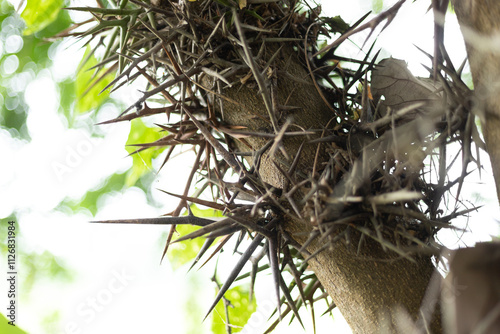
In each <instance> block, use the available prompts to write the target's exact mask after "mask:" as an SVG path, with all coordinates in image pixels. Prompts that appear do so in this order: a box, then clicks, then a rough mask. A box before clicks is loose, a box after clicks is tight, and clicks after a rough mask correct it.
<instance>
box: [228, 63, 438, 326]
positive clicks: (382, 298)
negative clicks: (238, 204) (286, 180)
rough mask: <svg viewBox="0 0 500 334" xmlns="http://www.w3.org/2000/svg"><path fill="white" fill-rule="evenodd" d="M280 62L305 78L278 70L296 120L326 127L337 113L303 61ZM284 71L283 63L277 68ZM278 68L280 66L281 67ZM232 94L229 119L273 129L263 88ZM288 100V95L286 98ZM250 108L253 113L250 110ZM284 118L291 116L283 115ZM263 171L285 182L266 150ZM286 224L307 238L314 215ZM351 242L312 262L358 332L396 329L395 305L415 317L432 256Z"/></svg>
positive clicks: (288, 145)
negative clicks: (410, 256)
mask: <svg viewBox="0 0 500 334" xmlns="http://www.w3.org/2000/svg"><path fill="white" fill-rule="evenodd" d="M283 60H284V62H282V63H281V64H285V63H286V64H288V65H287V66H288V68H287V72H288V73H292V74H293V76H294V77H296V78H297V79H298V80H300V81H307V82H308V83H299V82H298V81H297V80H295V81H294V80H291V79H290V78H289V77H283V76H282V75H278V81H277V89H278V99H279V103H280V104H286V105H292V106H296V107H300V109H297V110H295V111H294V112H293V125H291V126H290V127H291V128H292V129H293V127H296V128H297V129H299V128H302V129H305V130H307V129H321V128H322V127H325V126H326V124H327V123H328V122H329V121H330V120H331V118H332V117H333V116H334V115H333V113H332V112H331V111H330V110H329V108H328V107H327V106H326V105H325V103H324V102H323V101H322V99H321V97H320V96H319V94H318V92H317V90H316V88H315V87H314V85H313V83H312V82H311V79H310V77H309V75H308V74H307V72H306V71H305V70H304V65H303V64H299V62H298V61H297V60H296V59H295V57H292V60H291V61H290V59H287V60H285V58H283ZM276 70H278V71H279V69H276ZM278 73H279V72H278ZM225 94H227V96H228V97H230V98H231V99H234V100H237V101H238V102H240V103H241V105H236V104H235V103H234V102H227V101H226V102H224V116H223V119H224V121H225V122H227V123H228V124H231V125H244V126H247V127H248V129H249V130H252V131H261V132H262V131H263V129H265V130H266V131H268V132H271V131H272V128H271V126H270V123H269V121H267V120H266V119H267V112H266V111H265V108H264V105H263V103H262V102H261V101H262V100H261V98H260V96H259V94H258V88H250V87H248V86H243V87H235V88H230V89H228V90H226V91H225ZM285 101H287V102H286V103H285ZM249 111H250V113H249ZM278 118H280V123H281V124H283V122H284V121H285V119H286V117H285V115H281V117H278ZM305 139H306V138H304V137H295V138H290V139H286V140H285V141H284V142H283V147H284V148H285V150H286V152H288V154H289V155H290V156H291V158H292V159H293V157H294V156H295V154H296V152H297V151H298V148H299V145H300V144H301V143H302V142H303V141H304V140H305ZM266 142H267V140H265V139H262V138H256V137H249V138H245V142H244V143H243V142H239V143H235V146H236V147H237V149H238V150H247V151H248V150H250V149H252V150H258V149H259V148H260V147H262V145H264V144H265V143H266ZM316 149H317V146H316V145H306V146H305V148H304V153H303V154H302V155H301V159H300V168H301V170H302V171H303V172H304V173H305V174H307V173H310V171H311V170H312V166H313V164H314V160H315V152H316ZM320 152H323V153H320V154H319V157H320V158H319V159H318V165H319V166H321V163H323V162H325V159H326V158H327V155H326V154H325V153H324V152H325V150H324V148H323V149H322V150H320ZM259 172H260V176H261V177H262V179H263V180H265V181H266V182H267V183H269V184H271V185H273V186H274V187H277V188H279V187H280V186H281V185H282V184H283V176H282V175H280V173H279V171H278V170H277V168H276V167H275V165H274V163H273V161H272V159H270V158H269V157H268V156H267V155H266V156H264V157H263V158H262V161H261V164H260V168H259ZM285 230H286V231H287V232H288V233H289V234H290V235H292V237H293V238H294V239H295V240H296V241H297V242H298V243H299V244H301V245H303V244H304V242H305V241H306V240H307V237H308V234H309V233H310V232H311V230H312V225H311V223H310V217H304V219H303V220H292V219H288V220H287V221H286V222H285ZM352 240H353V245H352V247H348V246H346V245H345V244H344V243H343V242H338V243H337V244H336V246H335V247H334V248H333V249H330V250H327V251H323V252H321V253H320V254H319V255H318V256H317V257H316V258H315V259H314V260H311V262H310V264H311V268H312V269H313V270H314V272H315V273H316V275H317V277H318V278H319V280H320V281H321V283H322V284H323V286H324V287H325V288H326V290H327V291H328V293H329V294H330V296H331V297H332V299H333V300H334V302H335V303H336V304H337V306H338V307H339V309H340V311H341V312H342V314H343V315H344V317H345V318H346V320H347V322H348V323H349V325H350V326H351V328H352V330H353V332H354V333H377V332H381V329H382V328H386V329H387V331H383V332H384V333H390V332H395V329H394V327H393V325H394V318H393V317H391V311H392V310H393V309H394V307H396V306H402V307H403V308H404V309H406V310H407V311H408V312H409V314H410V315H411V317H412V318H413V319H416V318H417V317H418V315H419V312H418V311H419V307H420V303H421V301H422V298H423V296H424V294H425V291H426V288H427V285H428V283H429V279H430V277H431V275H432V273H433V270H434V266H433V264H432V263H431V260H430V257H428V256H423V257H420V258H418V259H416V263H411V262H410V261H408V260H403V259H400V258H397V256H396V255H394V254H388V253H386V252H384V251H383V250H382V247H381V246H380V245H379V244H378V243H376V242H370V241H369V242H367V243H365V244H364V246H363V247H362V249H361V252H360V254H359V255H356V249H357V242H356V236H355V235H353V236H352ZM322 246H323V244H320V243H318V242H317V241H316V242H313V243H312V244H311V245H310V246H309V247H308V251H309V252H310V253H313V252H315V251H316V250H317V249H319V248H321V247H322ZM432 332H433V333H439V332H441V326H440V323H439V319H437V320H436V321H435V322H434V323H433V325H432Z"/></svg>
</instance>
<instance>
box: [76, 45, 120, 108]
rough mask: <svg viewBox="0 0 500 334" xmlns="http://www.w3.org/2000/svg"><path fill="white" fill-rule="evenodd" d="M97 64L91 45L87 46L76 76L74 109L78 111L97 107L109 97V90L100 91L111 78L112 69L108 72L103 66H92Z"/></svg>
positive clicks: (112, 74)
mask: <svg viewBox="0 0 500 334" xmlns="http://www.w3.org/2000/svg"><path fill="white" fill-rule="evenodd" d="M97 64H98V61H97V59H96V58H95V56H94V54H93V52H92V49H91V47H90V46H87V49H86V50H85V55H84V56H83V60H82V62H81V64H80V66H79V67H80V71H79V72H78V75H77V76H76V95H77V104H76V109H77V111H78V112H79V113H84V112H87V111H90V110H93V109H97V108H98V107H99V106H100V105H102V103H103V102H104V101H105V100H106V99H108V97H109V90H106V91H103V92H102V93H101V91H102V90H103V89H104V87H106V86H107V85H108V84H109V83H110V82H111V81H112V80H113V77H114V71H110V72H109V73H108V72H107V70H106V69H105V68H104V67H101V68H94V67H95V66H96V65H97Z"/></svg>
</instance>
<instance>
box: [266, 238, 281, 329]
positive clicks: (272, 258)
mask: <svg viewBox="0 0 500 334" xmlns="http://www.w3.org/2000/svg"><path fill="white" fill-rule="evenodd" d="M268 241H269V242H268V248H267V249H268V255H269V263H270V265H271V271H272V273H273V279H274V291H275V293H276V300H277V301H278V306H277V307H278V317H279V319H280V321H281V320H282V318H281V298H280V279H281V274H280V269H279V262H278V245H277V243H276V240H275V239H274V238H269V239H268Z"/></svg>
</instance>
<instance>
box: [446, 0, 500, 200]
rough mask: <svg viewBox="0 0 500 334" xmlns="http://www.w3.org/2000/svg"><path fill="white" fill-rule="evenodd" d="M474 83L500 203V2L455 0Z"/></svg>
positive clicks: (477, 107) (478, 109) (478, 112)
mask: <svg viewBox="0 0 500 334" xmlns="http://www.w3.org/2000/svg"><path fill="white" fill-rule="evenodd" d="M453 4H454V6H455V11H456V13H457V18H458V22H459V23H460V27H461V29H462V34H463V36H464V40H465V44H466V47H467V54H468V58H469V63H470V67H471V72H472V78H473V81H474V94H475V101H474V103H475V111H476V113H477V115H478V116H479V117H480V119H481V124H482V127H483V133H484V139H485V141H486V149H487V151H488V153H489V155H490V159H491V165H492V169H493V174H494V176H495V183H496V189H497V195H498V198H499V200H500V131H499V129H500V79H499V78H500V43H499V38H500V2H499V1H497V0H453Z"/></svg>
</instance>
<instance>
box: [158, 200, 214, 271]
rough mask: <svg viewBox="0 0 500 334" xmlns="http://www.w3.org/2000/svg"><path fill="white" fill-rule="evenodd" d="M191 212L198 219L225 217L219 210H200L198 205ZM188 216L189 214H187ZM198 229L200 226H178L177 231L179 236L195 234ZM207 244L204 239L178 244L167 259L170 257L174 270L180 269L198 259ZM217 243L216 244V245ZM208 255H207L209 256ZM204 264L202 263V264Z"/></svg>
mask: <svg viewBox="0 0 500 334" xmlns="http://www.w3.org/2000/svg"><path fill="white" fill-rule="evenodd" d="M190 208H191V212H192V213H193V215H195V216H196V217H202V218H220V217H223V216H222V213H221V212H220V211H217V210H213V209H206V210H203V209H200V208H198V207H197V206H196V205H194V204H193V205H191V206H190ZM185 214H186V215H187V212H186V213H185ZM197 229H199V227H198V226H191V225H177V227H176V230H177V232H178V235H186V234H188V233H191V232H194V231H196V230H197ZM204 242H205V239H203V238H196V239H193V240H186V241H183V242H180V243H178V244H173V245H171V246H170V248H169V250H168V253H167V257H168V262H169V263H170V264H171V266H172V268H174V270H175V269H178V268H180V267H181V266H183V265H185V264H187V263H190V262H191V261H193V260H194V259H195V258H196V255H197V254H198V252H199V251H200V249H201V247H202V246H203V243H204ZM215 244H216V242H214V245H215ZM207 253H208V254H211V253H210V251H208V252H207ZM208 254H207V255H208ZM201 263H203V262H200V263H199V264H201Z"/></svg>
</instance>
